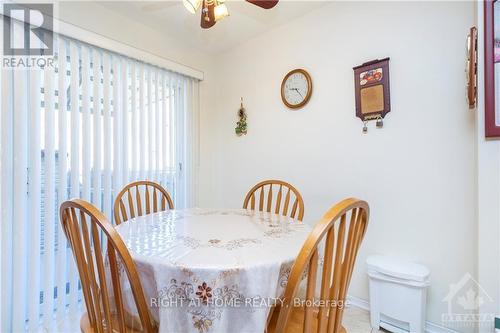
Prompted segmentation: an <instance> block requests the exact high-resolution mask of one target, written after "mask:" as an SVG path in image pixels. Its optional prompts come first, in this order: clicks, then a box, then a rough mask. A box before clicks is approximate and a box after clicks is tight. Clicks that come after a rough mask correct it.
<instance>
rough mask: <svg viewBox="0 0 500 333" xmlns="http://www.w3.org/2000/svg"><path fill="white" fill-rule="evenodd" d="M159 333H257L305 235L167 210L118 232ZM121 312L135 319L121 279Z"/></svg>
mask: <svg viewBox="0 0 500 333" xmlns="http://www.w3.org/2000/svg"><path fill="white" fill-rule="evenodd" d="M116 230H117V232H118V233H119V234H120V236H121V237H122V239H123V241H124V243H125V245H126V246H127V248H128V250H129V252H130V254H131V256H132V259H133V261H134V263H135V265H136V267H137V271H138V273H139V278H140V280H141V284H142V287H143V290H144V294H145V297H146V301H147V303H148V305H149V307H150V311H151V314H152V317H153V319H154V320H155V321H156V323H157V324H158V328H159V332H168V333H186V332H193V333H208V332H217V333H225V332H228V333H234V332H242V333H245V332H248V333H262V332H264V331H265V328H266V322H267V317H268V315H269V313H270V309H272V308H273V307H275V306H276V305H280V302H281V299H280V297H281V296H282V295H283V293H284V289H285V287H286V284H287V281H288V277H289V275H290V271H291V267H292V265H293V263H294V260H295V258H296V257H297V255H298V254H299V252H300V250H301V248H302V246H303V244H304V242H305V240H306V238H307V237H308V235H309V233H310V231H311V228H310V226H309V225H308V224H306V223H303V222H301V221H298V220H296V219H292V218H289V217H287V216H283V215H279V214H273V213H271V212H260V211H253V210H246V209H201V208H193V209H181V210H167V211H162V212H157V213H154V214H147V215H143V216H139V217H135V218H132V219H130V220H128V221H125V222H123V223H121V224H119V225H118V226H116ZM121 279H122V281H121V282H122V283H121V284H122V288H123V292H124V295H126V296H125V297H124V306H125V307H126V310H127V312H129V313H131V314H134V313H135V314H136V313H137V312H134V311H135V308H134V306H133V304H135V303H134V301H133V296H132V293H131V290H130V286H129V285H128V284H127V279H126V275H125V274H123V275H121Z"/></svg>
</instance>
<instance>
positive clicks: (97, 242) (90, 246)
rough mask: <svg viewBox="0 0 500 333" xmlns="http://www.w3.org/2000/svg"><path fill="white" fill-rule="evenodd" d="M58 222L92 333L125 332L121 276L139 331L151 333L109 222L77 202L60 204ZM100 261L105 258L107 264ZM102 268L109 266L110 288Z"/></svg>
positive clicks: (135, 280)
mask: <svg viewBox="0 0 500 333" xmlns="http://www.w3.org/2000/svg"><path fill="white" fill-rule="evenodd" d="M60 218H61V224H62V227H63V230H64V233H65V234H66V237H67V239H68V242H69V244H70V246H71V249H72V251H73V257H74V259H75V261H76V264H77V267H78V273H79V275H80V281H81V286H82V292H83V296H84V299H85V304H86V308H87V314H88V318H89V321H90V325H91V326H92V328H93V330H94V332H98V333H101V332H112V331H113V329H114V331H118V332H126V314H125V310H124V306H123V295H122V290H121V282H120V275H121V274H126V276H127V278H128V282H129V283H130V288H131V290H132V294H133V296H134V301H135V305H136V308H137V311H138V313H139V318H140V321H141V325H142V329H143V330H144V331H145V332H153V331H154V325H153V322H152V321H151V317H150V314H149V310H148V305H147V303H146V300H145V297H144V292H143V289H142V286H141V282H140V280H139V275H138V273H137V270H136V267H135V264H134V262H133V261H132V257H131V256H130V254H129V252H128V250H127V248H126V246H125V244H124V243H123V241H122V239H121V238H120V236H119V234H118V233H117V232H116V230H115V228H114V227H113V225H112V224H111V223H110V222H109V220H108V219H107V218H106V217H105V216H104V214H102V213H101V212H100V211H99V210H98V209H97V208H96V207H94V206H93V205H92V204H90V203H88V202H86V201H84V200H79V199H73V200H70V201H65V202H63V203H62V205H61V208H60ZM104 247H106V249H104ZM104 252H105V254H103V253H104ZM104 258H107V263H106V262H105V260H104ZM118 262H119V263H118ZM106 265H109V273H110V276H111V279H110V280H111V283H110V285H108V282H109V279H107V269H106V268H105V266H106ZM118 267H120V270H119V268H118ZM109 291H112V293H113V297H114V303H115V306H116V312H117V321H115V325H114V326H115V327H113V319H112V316H111V313H112V309H111V307H110V305H111V304H110V303H111V302H110V298H109V297H110V294H109ZM116 326H118V327H116Z"/></svg>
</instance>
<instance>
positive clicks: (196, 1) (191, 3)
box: [182, 0, 202, 14]
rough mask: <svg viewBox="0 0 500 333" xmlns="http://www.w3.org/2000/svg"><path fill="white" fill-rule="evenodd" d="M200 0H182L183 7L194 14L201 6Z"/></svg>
mask: <svg viewBox="0 0 500 333" xmlns="http://www.w3.org/2000/svg"><path fill="white" fill-rule="evenodd" d="M201 2H202V0H182V3H183V4H184V7H186V9H187V10H188V11H189V12H190V13H191V14H195V13H196V11H197V10H198V8H200V6H201Z"/></svg>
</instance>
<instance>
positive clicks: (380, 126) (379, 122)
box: [375, 115, 384, 128]
mask: <svg viewBox="0 0 500 333" xmlns="http://www.w3.org/2000/svg"><path fill="white" fill-rule="evenodd" d="M375 126H377V128H382V127H384V121H383V120H382V116H380V115H379V116H378V118H377V122H376V123H375Z"/></svg>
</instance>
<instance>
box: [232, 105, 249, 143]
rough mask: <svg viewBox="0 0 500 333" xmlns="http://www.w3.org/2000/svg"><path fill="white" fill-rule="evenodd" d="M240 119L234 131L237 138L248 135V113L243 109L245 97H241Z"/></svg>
mask: <svg viewBox="0 0 500 333" xmlns="http://www.w3.org/2000/svg"><path fill="white" fill-rule="evenodd" d="M238 118H239V119H240V120H239V121H238V122H237V123H236V128H235V129H234V131H235V133H236V135H237V136H242V135H246V134H247V113H246V110H245V108H244V107H243V97H241V106H240V109H239V110H238Z"/></svg>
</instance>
